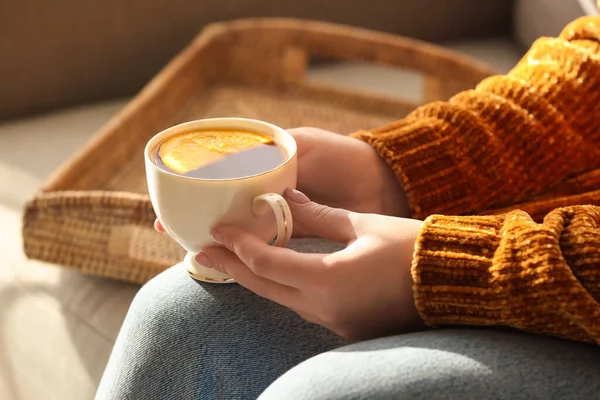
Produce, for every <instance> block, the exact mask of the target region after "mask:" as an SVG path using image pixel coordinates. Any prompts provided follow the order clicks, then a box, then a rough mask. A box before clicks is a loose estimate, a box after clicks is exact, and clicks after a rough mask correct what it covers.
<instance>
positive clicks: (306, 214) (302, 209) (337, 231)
mask: <svg viewBox="0 0 600 400" xmlns="http://www.w3.org/2000/svg"><path fill="white" fill-rule="evenodd" d="M285 197H286V200H287V202H288V205H289V206H290V209H291V211H292V217H293V219H294V231H296V230H297V232H298V234H300V235H302V236H316V237H320V238H324V239H329V240H333V241H335V242H339V243H348V242H350V241H352V240H354V239H356V233H355V232H354V226H353V224H352V220H351V215H353V213H351V212H350V211H348V210H343V209H341V208H331V207H328V206H325V205H322V204H318V203H315V202H312V201H310V199H309V198H308V197H306V195H305V194H304V193H302V192H299V191H297V190H292V189H288V190H286V192H285Z"/></svg>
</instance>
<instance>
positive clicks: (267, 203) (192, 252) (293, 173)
mask: <svg viewBox="0 0 600 400" xmlns="http://www.w3.org/2000/svg"><path fill="white" fill-rule="evenodd" d="M208 129H232V130H240V131H252V132H257V133H261V134H263V135H266V136H269V137H272V138H273V139H274V141H275V143H276V144H277V145H278V146H279V147H280V148H282V149H283V150H284V152H285V153H286V158H285V161H284V162H283V163H282V164H281V165H279V166H278V167H276V168H274V169H271V170H268V171H264V172H262V173H260V174H257V175H251V176H243V177H239V178H235V179H198V178H191V177H186V176H182V175H178V174H176V173H173V172H169V171H166V170H164V169H162V168H160V167H159V166H157V165H156V163H155V161H154V157H155V155H156V151H157V147H158V146H159V145H160V144H161V143H162V142H164V141H165V140H166V139H168V138H170V137H172V136H175V135H177V134H180V133H184V132H190V131H196V130H208ZM144 159H145V165H146V179H147V182H148V192H149V193H150V199H151V201H152V206H153V207H154V211H155V212H156V215H157V216H158V218H159V219H160V222H161V224H162V225H163V227H164V228H165V231H166V232H167V233H168V234H169V235H170V236H171V237H172V238H173V239H174V240H175V241H176V242H177V243H179V244H180V245H181V246H182V247H183V248H184V249H185V250H186V251H187V252H188V254H187V255H186V257H185V260H184V265H185V267H186V269H187V271H188V272H189V274H190V275H191V276H192V277H194V278H195V279H198V280H201V281H205V282H212V283H229V282H233V279H231V277H229V276H228V275H226V274H223V273H220V272H219V271H216V270H214V269H212V268H206V267H203V266H202V265H200V264H198V263H197V262H196V261H195V256H196V254H198V253H199V252H200V250H201V249H202V248H204V247H207V246H214V245H215V243H214V241H213V240H212V239H211V236H210V232H211V230H212V229H213V228H214V227H215V226H216V225H217V224H223V225H232V226H237V227H240V228H242V229H244V230H246V231H248V232H250V233H252V234H254V235H256V236H258V237H259V238H261V239H262V240H264V241H265V242H268V241H271V240H273V238H274V237H275V236H277V237H276V239H275V241H274V245H276V246H283V245H285V244H286V243H287V242H288V241H289V239H290V237H291V235H292V229H293V225H292V217H291V212H290V208H289V206H288V204H287V203H286V201H285V200H284V199H283V197H282V196H281V194H282V193H283V192H284V191H285V190H286V189H288V188H291V189H294V188H295V187H296V178H297V169H298V166H297V157H296V142H295V141H294V138H293V137H292V136H291V135H290V134H289V133H287V132H286V131H285V130H283V129H281V128H279V127H277V126H275V125H272V124H269V123H266V122H262V121H257V120H251V119H243V118H213V119H203V120H197V121H191V122H186V123H183V124H180V125H176V126H173V127H171V128H168V129H166V130H164V131H162V132H160V133H158V134H156V135H155V136H154V137H153V138H152V139H150V140H149V141H148V144H146V148H145V150H144Z"/></svg>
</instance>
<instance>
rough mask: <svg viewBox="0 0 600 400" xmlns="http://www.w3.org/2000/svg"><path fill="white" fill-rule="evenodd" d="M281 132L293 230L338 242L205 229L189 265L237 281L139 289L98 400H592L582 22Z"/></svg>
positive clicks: (596, 377)
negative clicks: (433, 95) (513, 61)
mask: <svg viewBox="0 0 600 400" xmlns="http://www.w3.org/2000/svg"><path fill="white" fill-rule="evenodd" d="M292 132H293V134H294V135H295V137H296V139H297V142H298V146H299V165H300V171H299V188H300V189H301V190H303V191H304V192H306V194H307V195H308V197H307V196H306V195H304V194H303V193H301V192H297V191H288V192H287V193H286V195H287V197H288V200H289V203H290V206H291V208H292V212H293V214H294V220H295V225H296V226H295V229H296V231H295V233H296V234H297V235H299V236H317V237H321V238H327V239H331V240H332V241H334V242H339V243H342V244H345V245H346V246H345V247H344V248H342V249H341V250H339V251H334V252H330V253H325V254H314V253H313V254H303V253H300V252H296V251H294V250H290V249H281V248H274V247H269V246H267V245H266V244H264V243H261V242H260V241H259V240H258V239H256V238H254V237H253V236H251V235H249V234H247V233H245V232H243V231H241V230H239V229H236V228H234V227H228V226H223V227H218V228H217V230H215V231H214V232H213V238H214V240H215V242H217V243H220V244H223V245H224V246H225V248H216V247H215V248H207V249H205V251H204V252H203V253H201V254H200V255H199V257H201V259H200V260H199V261H200V262H201V263H202V264H203V265H212V266H213V267H214V268H216V269H217V270H220V271H222V272H226V273H227V274H229V275H231V276H233V277H234V278H235V279H236V280H237V281H238V282H239V284H240V285H239V286H238V285H226V286H215V285H206V284H202V283H198V282H194V281H192V280H191V279H189V277H187V276H185V274H183V273H182V272H181V271H180V270H179V269H171V270H168V271H166V272H165V273H163V274H162V275H161V276H159V277H157V278H155V279H154V280H153V281H151V282H150V283H148V284H147V285H146V286H145V287H144V288H142V289H141V291H140V292H139V294H138V295H137V296H136V299H135V300H134V302H133V304H132V306H131V309H130V312H129V314H128V316H127V319H126V321H125V323H124V326H123V328H122V331H121V333H120V335H119V338H118V340H117V343H116V345H115V349H114V351H113V354H112V356H111V359H110V361H109V364H108V367H107V370H106V372H105V375H104V377H103V380H102V383H101V386H100V389H99V391H98V398H101V399H124V398H132V399H162V398H165V399H167V398H168V399H196V398H199V399H211V398H232V399H251V398H256V397H257V396H260V398H261V399H296V398H306V399H354V398H356V399H363V398H368V399H384V398H411V399H415V398H423V399H435V398H452V399H453V398H480V399H481V398H484V399H485V398H502V399H504V398H506V399H520V398H523V399H525V398H544V399H553V398H561V399H562V398H585V399H593V398H600V351H599V348H598V347H597V344H600V207H599V205H600V18H597V17H596V18H594V17H586V18H581V19H578V20H577V21H575V22H573V23H571V24H570V25H569V26H567V27H566V28H565V29H564V31H563V32H562V34H561V36H560V37H559V38H557V39H540V40H539V41H537V42H536V43H535V44H534V45H533V46H532V48H531V49H530V51H529V53H528V54H527V55H526V56H525V57H524V58H523V60H522V61H521V63H519V65H517V66H516V67H515V68H514V69H513V70H512V71H511V72H510V73H509V74H508V75H506V76H497V77H492V78H489V79H486V80H485V81H483V82H482V83H481V84H480V85H478V87H477V88H476V89H475V90H471V91H466V92H463V93H460V94H458V95H457V96H455V97H454V98H453V99H451V100H450V101H448V102H438V103H433V104H429V105H426V106H423V107H420V108H419V109H417V110H415V111H414V112H413V113H412V114H411V115H409V116H408V117H407V118H405V119H403V120H400V121H398V122H395V123H393V124H391V125H389V126H385V127H382V128H379V129H376V130H372V131H370V132H367V131H365V132H358V133H357V134H355V135H353V136H354V137H352V138H347V137H342V136H338V135H335V134H332V133H328V132H324V131H319V130H317V129H312V128H304V129H297V130H293V131H292ZM357 139H359V140H357ZM322 171H328V173H327V174H323V173H322ZM309 197H310V198H311V199H313V200H315V201H316V202H313V201H311V200H309ZM317 202H318V203H317ZM322 204H327V206H325V205H322ZM590 204H592V205H590ZM593 204H596V206H594V205H593ZM567 206H568V207H567ZM561 207H562V208H561ZM454 215H462V216H454ZM474 215H478V216H474ZM408 217H412V219H408ZM423 219H424V222H423V221H422V220H423ZM536 221H537V222H536ZM542 221H543V222H542ZM157 228H158V229H161V227H160V224H157ZM247 289H249V290H247ZM253 292H254V293H255V294H258V295H259V296H260V297H259V296H256V295H255V294H254V293H253ZM426 327H429V328H441V327H444V328H445V329H437V330H433V329H425V328H426ZM467 327H468V328H467ZM491 327H493V329H491ZM486 328H487V329H486ZM519 331H520V332H519ZM365 340H366V341H365Z"/></svg>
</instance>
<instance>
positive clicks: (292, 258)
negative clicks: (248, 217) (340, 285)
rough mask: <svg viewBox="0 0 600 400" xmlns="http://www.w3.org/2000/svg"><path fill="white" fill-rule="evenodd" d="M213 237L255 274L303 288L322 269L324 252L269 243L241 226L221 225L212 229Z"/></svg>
mask: <svg viewBox="0 0 600 400" xmlns="http://www.w3.org/2000/svg"><path fill="white" fill-rule="evenodd" d="M213 238H214V240H215V241H216V242H218V243H220V244H222V245H223V246H225V247H226V248H227V249H229V250H231V251H232V252H234V253H235V254H236V255H237V257H239V259H240V260H241V261H242V262H243V263H244V264H245V265H247V266H248V268H249V269H250V270H252V272H254V274H256V275H258V276H261V277H263V278H266V279H269V280H272V281H274V282H277V283H280V284H283V285H287V286H291V287H295V288H301V287H303V286H304V285H305V284H306V283H307V282H309V281H311V280H313V279H314V276H315V274H316V273H318V272H319V270H321V271H322V267H323V257H324V256H323V255H322V254H304V253H298V252H295V251H293V250H291V249H286V248H283V247H275V246H269V245H268V244H267V243H265V242H263V241H262V240H260V239H259V238H257V237H256V236H254V235H251V234H249V233H247V232H245V231H243V230H241V229H238V228H234V227H220V228H218V229H217V230H216V231H214V232H213Z"/></svg>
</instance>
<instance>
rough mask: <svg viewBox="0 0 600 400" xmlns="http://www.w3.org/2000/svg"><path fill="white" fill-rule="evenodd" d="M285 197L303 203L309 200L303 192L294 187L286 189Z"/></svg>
mask: <svg viewBox="0 0 600 400" xmlns="http://www.w3.org/2000/svg"><path fill="white" fill-rule="evenodd" d="M285 197H287V198H288V199H290V200H291V201H293V202H294V203H298V204H304V203H308V202H309V201H310V199H309V198H308V197H307V196H306V195H305V194H304V193H302V192H301V191H299V190H296V189H286V190H285Z"/></svg>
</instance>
